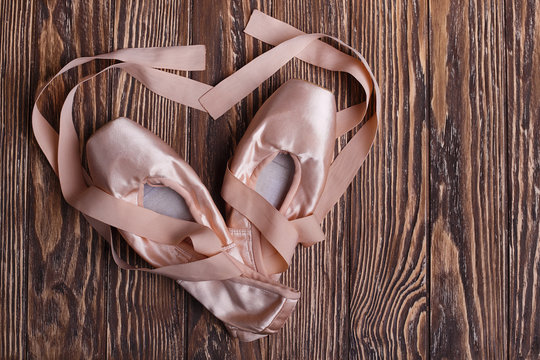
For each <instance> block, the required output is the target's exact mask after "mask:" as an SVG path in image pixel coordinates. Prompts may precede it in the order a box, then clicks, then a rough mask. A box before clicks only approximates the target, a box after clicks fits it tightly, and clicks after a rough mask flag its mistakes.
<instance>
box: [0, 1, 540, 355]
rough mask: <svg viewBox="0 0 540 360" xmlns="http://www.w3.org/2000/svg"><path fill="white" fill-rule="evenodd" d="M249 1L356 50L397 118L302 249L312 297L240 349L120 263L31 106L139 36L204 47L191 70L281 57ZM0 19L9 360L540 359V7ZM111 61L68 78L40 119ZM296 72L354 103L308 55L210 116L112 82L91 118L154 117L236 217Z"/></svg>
mask: <svg viewBox="0 0 540 360" xmlns="http://www.w3.org/2000/svg"><path fill="white" fill-rule="evenodd" d="M254 9H259V10H262V11H263V12H266V13H268V14H271V15H273V16H274V17H277V18H278V19H281V20H284V21H286V22H288V23H290V24H292V25H294V26H296V27H298V28H300V29H302V30H304V31H306V32H324V33H327V34H331V35H334V36H337V37H339V38H341V39H342V40H344V41H346V42H348V43H350V44H351V45H352V46H354V47H355V48H357V49H359V50H360V51H361V52H362V53H363V54H364V55H365V57H366V59H367V60H368V62H369V63H370V64H371V66H372V68H373V71H374V73H375V76H376V78H377V79H378V81H379V84H380V86H381V89H382V93H383V119H382V123H381V125H380V129H379V133H378V136H377V138H376V142H375V145H374V147H373V150H372V152H371V154H370V155H369V157H368V159H367V160H366V162H365V164H364V166H363V167H362V169H361V170H360V172H359V174H358V176H357V177H356V179H355V180H354V182H353V184H352V186H351V187H350V189H349V191H348V192H347V194H346V195H345V196H344V198H343V199H342V200H341V202H340V203H339V205H338V206H336V207H335V209H334V210H333V211H332V212H331V214H330V215H329V216H328V218H327V219H326V221H325V229H326V233H327V234H328V236H327V240H326V242H324V243H322V244H318V245H316V246H314V247H312V248H310V249H307V250H305V249H298V250H299V251H298V252H297V255H296V257H295V259H294V262H293V265H292V267H291V268H290V270H289V271H288V272H287V273H286V274H285V276H284V279H283V281H284V283H286V284H287V285H290V286H293V287H295V288H297V289H300V290H301V291H302V293H303V296H302V299H301V301H300V303H299V305H298V308H297V311H296V313H295V314H294V316H293V317H292V318H291V319H290V321H289V322H288V323H287V325H286V326H285V327H284V329H283V330H282V331H281V332H280V333H279V334H277V335H275V336H270V337H268V338H265V339H264V340H261V341H257V342H254V343H247V344H243V343H239V342H238V341H237V340H235V339H232V338H231V337H230V336H229V335H228V333H227V332H226V330H225V328H224V327H223V326H222V325H221V323H220V322H219V321H217V320H216V319H215V318H213V317H212V316H211V315H210V313H209V312H208V311H206V310H205V309H204V308H203V307H202V306H201V305H200V304H199V303H198V302H197V301H195V300H194V299H193V298H192V297H191V296H190V295H188V294H186V293H185V292H184V291H183V289H182V288H180V287H179V286H177V285H175V283H174V282H173V281H172V280H169V279H166V278H160V277H157V276H154V275H149V274H144V273H132V272H126V271H122V270H119V269H118V268H117V267H116V265H115V264H114V262H113V261H112V257H111V255H110V251H109V246H108V245H107V244H106V243H105V242H104V241H103V240H102V239H101V238H99V236H98V235H97V234H96V233H95V232H94V231H92V230H91V229H90V227H89V225H88V224H87V223H86V221H85V220H84V218H82V217H81V216H80V215H79V214H78V213H77V212H76V211H74V210H73V209H72V208H70V207H69V206H68V205H67V204H66V203H65V202H64V201H63V200H62V199H61V194H60V188H59V184H58V181H57V179H56V177H55V176H54V173H53V171H52V170H51V168H50V167H49V165H48V164H47V163H46V160H45V157H44V156H43V154H42V153H41V152H40V150H39V148H38V147H37V145H36V142H35V140H34V139H33V134H32V132H31V127H30V114H31V108H32V106H33V100H34V97H35V95H36V91H37V90H38V89H39V88H40V87H41V86H43V85H44V83H45V82H46V81H47V79H49V78H50V77H51V76H52V75H53V74H54V73H56V72H57V71H58V70H59V69H60V68H61V66H62V65H64V64H66V63H67V62H68V61H69V60H71V59H73V58H75V57H79V56H86V55H94V54H98V53H103V52H108V51H111V50H114V49H119V48H124V47H135V46H139V47H142V46H166V45H186V44H204V45H206V47H207V55H208V61H207V71H204V72H197V73H195V72H194V73H190V74H189V76H191V77H192V78H194V79H197V80H201V81H205V82H208V83H210V84H215V83H217V82H218V81H219V80H221V79H223V78H224V77H226V76H227V75H229V74H231V73H232V72H233V71H234V70H235V69H238V68H239V67H240V66H242V65H243V64H245V63H246V62H247V61H249V60H250V59H252V58H253V57H254V56H256V55H258V54H260V53H261V52H263V51H264V50H266V49H268V47H267V46H262V45H261V44H260V43H259V42H257V41H255V40H253V39H251V38H249V37H247V36H246V35H244V33H243V28H244V26H245V24H246V23H247V20H248V18H249V15H250V13H251V12H252V10H254ZM0 20H1V23H0V26H1V30H0V42H1V60H0V68H1V80H0V81H1V87H0V91H1V93H0V106H1V108H0V119H1V123H0V125H1V128H0V135H1V136H0V234H1V242H0V255H1V263H0V334H1V336H0V358H2V359H4V358H26V357H27V358H73V359H75V358H85V359H87V358H96V359H103V358H111V359H120V358H155V359H165V358H185V359H206V358H216V359H252V358H253V359H347V358H348V359H357V358H360V359H364V358H369V359H375V358H377V359H382V358H384V359H397V358H405V357H407V358H433V359H441V358H448V359H466V358H474V359H506V358H510V359H518V358H527V359H537V358H539V357H540V246H539V242H538V240H539V237H540V225H539V219H540V100H539V99H540V72H539V70H538V69H540V1H539V0H528V1H525V0H522V1H511V0H505V1H496V0H486V1H480V0H470V1H465V0H455V1H448V0H444V1H432V2H430V1H428V0H398V1H397V2H395V1H390V0H365V1H360V0H354V1H345V0H342V1H334V0H318V1H313V2H310V1H284V0H283V1H267V0H259V1H247V0H231V1H229V2H226V1H212V0H197V1H195V0H192V1H185V0H155V1H151V0H144V1H136V0H125V1H119V0H116V1H110V2H108V1H105V0H100V1H98V0H96V1H86V0H50V1H49V0H28V1H26V0H5V1H2V2H0ZM105 64H106V63H102V62H98V63H96V64H93V65H91V66H88V67H86V68H83V69H82V70H80V71H73V72H71V73H69V75H68V76H66V77H65V78H64V79H62V80H61V81H58V82H57V83H56V84H57V86H55V87H54V90H53V91H52V92H51V95H50V96H49V97H48V100H49V101H48V103H50V105H48V106H47V105H46V103H45V102H44V103H43V106H44V108H45V109H47V111H46V112H47V114H50V115H58V113H59V109H60V106H61V103H62V99H63V97H64V96H65V95H66V94H67V91H68V89H69V88H70V87H71V86H73V85H74V84H75V83H76V81H77V79H80V78H81V77H83V76H84V75H86V74H88V73H90V72H92V71H95V70H96V69H99V68H102V67H103V66H104V65H105ZM292 77H301V78H304V79H308V80H310V81H313V82H316V83H318V84H321V85H323V86H326V87H328V88H330V89H333V90H334V91H335V92H336V94H338V100H339V102H340V103H341V104H342V105H346V104H348V103H349V102H350V101H351V100H352V99H354V98H355V97H356V96H355V95H357V94H358V93H359V89H358V87H357V86H355V85H354V84H353V83H352V81H351V79H350V78H348V77H346V76H344V75H339V74H332V73H328V72H323V71H320V70H319V69H316V68H314V67H310V66H306V65H305V64H303V63H301V62H299V61H293V62H292V63H291V64H289V65H288V66H287V67H285V68H284V69H283V70H282V71H281V72H280V73H278V74H277V75H276V76H274V77H273V78H272V79H271V80H270V81H268V82H267V83H265V84H264V85H263V86H262V87H261V88H260V89H259V90H258V91H255V92H254V94H253V95H252V96H250V97H248V98H247V99H246V100H244V101H243V102H241V103H240V104H239V105H238V106H236V107H235V108H234V109H233V110H232V111H229V112H228V113H227V114H226V115H225V116H223V117H222V118H221V119H220V120H219V121H211V120H209V119H208V117H207V115H206V114H204V113H202V112H199V111H197V110H187V109H186V108H185V107H180V106H178V105H176V104H173V103H171V102H169V101H166V100H163V99H161V98H158V97H157V96H155V95H153V94H151V93H150V92H149V91H147V90H145V89H143V88H142V87H141V86H140V85H139V84H138V83H137V82H135V81H132V80H131V79H130V78H128V77H126V76H125V75H122V74H120V73H111V75H110V76H108V77H107V76H102V77H100V78H99V79H98V80H97V81H95V82H93V83H92V86H86V87H85V88H84V90H83V91H82V92H81V95H80V96H79V97H78V101H77V111H76V118H77V123H78V124H80V131H81V134H82V135H83V136H84V137H85V138H88V136H89V135H90V134H92V132H93V131H94V130H95V129H96V128H97V127H99V126H101V125H102V124H104V123H105V122H106V121H107V120H108V119H112V118H115V117H118V116H128V117H130V118H132V119H134V120H136V121H138V122H139V123H141V124H143V125H145V126H147V127H148V128H150V129H151V130H153V131H154V132H155V133H157V134H158V135H159V136H161V137H162V138H163V139H164V140H165V141H167V142H168V143H169V144H171V145H172V146H173V147H174V148H175V149H176V150H177V151H178V152H179V153H180V154H181V155H182V156H183V157H184V158H185V159H186V160H188V162H189V163H190V164H191V165H192V166H193V167H194V168H195V170H196V171H197V172H198V173H199V174H200V176H201V178H202V180H203V182H204V183H205V184H206V185H207V186H208V187H209V189H210V190H211V192H212V194H213V195H214V197H215V199H216V200H217V202H218V204H219V206H220V207H221V209H223V201H222V200H221V199H220V197H219V192H220V185H221V179H222V177H223V174H224V170H225V163H226V161H227V159H228V158H229V157H230V156H231V154H232V153H233V150H234V148H235V144H236V143H237V142H238V140H239V139H240V137H241V136H242V134H243V132H244V130H245V129H246V126H247V124H248V123H249V120H250V119H251V117H252V116H253V114H254V112H255V111H256V110H257V108H258V107H259V106H260V105H261V103H262V101H264V100H265V99H266V98H267V97H268V96H269V95H270V94H271V93H272V91H274V90H275V89H277V87H278V86H279V84H281V83H283V82H284V81H285V80H286V79H288V78H292ZM83 119H84V121H82V120H83ZM343 144H344V141H342V143H341V145H343ZM117 242H118V243H117V246H118V247H119V248H121V249H122V254H123V255H124V256H125V257H126V258H128V259H129V261H130V262H132V263H134V264H143V262H142V261H141V260H140V259H138V258H137V257H136V256H135V255H134V253H133V252H132V251H130V250H129V249H127V247H126V245H125V244H123V243H122V242H121V241H120V240H119V239H117ZM143 305H144V306H143Z"/></svg>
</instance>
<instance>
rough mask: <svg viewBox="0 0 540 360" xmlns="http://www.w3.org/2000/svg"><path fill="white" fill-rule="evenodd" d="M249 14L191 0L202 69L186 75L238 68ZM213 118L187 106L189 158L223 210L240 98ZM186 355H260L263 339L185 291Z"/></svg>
mask: <svg viewBox="0 0 540 360" xmlns="http://www.w3.org/2000/svg"><path fill="white" fill-rule="evenodd" d="M249 14H250V7H249V6H247V2H246V1H241V0H233V1H231V2H215V1H193V2H192V12H191V27H190V42H191V44H203V45H205V46H206V56H207V59H206V71H204V72H194V73H192V74H191V77H192V78H193V79H195V80H198V81H202V82H206V83H208V84H211V85H214V84H217V83H218V82H219V81H220V80H222V79H223V78H225V77H226V76H228V75H230V74H231V73H232V72H233V71H234V70H236V69H238V68H240V67H241V66H242V65H243V64H244V63H245V61H246V55H245V49H244V35H243V30H244V24H245V23H246V21H247V19H248V17H249ZM241 104H242V105H237V106H236V107H235V108H234V109H232V110H231V111H229V112H228V113H227V114H225V115H224V116H222V117H221V118H219V119H218V120H216V121H214V120H212V119H211V118H209V117H208V115H207V114H205V113H203V112H200V111H198V110H190V123H189V126H190V141H189V149H190V150H189V155H188V158H189V162H190V164H191V166H192V167H193V168H194V169H195V171H196V172H197V174H198V175H199V176H200V178H201V180H202V181H203V183H204V184H205V185H206V186H207V187H208V190H209V191H210V193H211V194H212V196H213V198H214V200H215V201H216V203H217V204H218V206H219V207H220V208H221V210H224V204H223V201H222V200H221V197H220V191H221V182H222V179H223V174H224V173H225V164H226V162H227V160H228V159H229V157H230V156H231V155H232V152H231V150H232V148H233V141H234V139H235V138H236V137H237V136H238V134H239V133H242V132H243V131H244V129H245V127H246V124H247V119H246V116H245V114H246V109H245V105H244V104H245V101H244V102H242V103H241ZM186 312H187V313H186V316H187V341H188V347H187V357H188V358H189V359H212V358H216V357H219V358H222V359H235V358H256V359H261V357H262V358H264V356H265V353H266V350H265V345H264V344H265V341H266V340H263V341H262V342H260V343H259V342H255V343H240V342H239V341H238V340H236V339H233V338H232V337H230V336H229V334H228V332H227V330H226V329H225V327H224V326H223V324H222V323H221V322H220V321H219V320H217V319H216V318H215V317H214V316H213V315H212V314H210V312H208V311H207V310H206V309H204V307H203V306H202V305H201V304H200V303H199V302H197V301H196V300H194V299H193V298H192V297H191V296H188V301H187V308H186Z"/></svg>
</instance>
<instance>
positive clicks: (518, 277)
mask: <svg viewBox="0 0 540 360" xmlns="http://www.w3.org/2000/svg"><path fill="white" fill-rule="evenodd" d="M505 24H506V46H507V53H506V54H507V55H506V59H507V79H508V80H507V98H508V102H507V107H508V109H507V113H508V161H509V164H508V170H509V175H508V179H509V187H510V189H509V193H510V195H509V196H510V200H509V202H510V205H509V207H508V209H509V218H510V219H509V224H510V258H509V259H510V261H509V266H510V275H509V277H510V288H509V304H510V311H509V315H508V316H509V322H508V323H509V349H508V351H509V356H510V358H511V359H538V358H540V282H539V278H540V246H539V243H538V241H539V239H540V138H539V136H538V134H540V100H539V98H540V73H539V71H538V69H540V51H539V46H540V2H538V1H522V2H515V3H514V2H512V1H507V2H506V21H505Z"/></svg>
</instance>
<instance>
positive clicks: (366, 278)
mask: <svg viewBox="0 0 540 360" xmlns="http://www.w3.org/2000/svg"><path fill="white" fill-rule="evenodd" d="M427 6H428V2H427V1H424V0H404V1H399V2H397V3H394V2H392V1H369V2H366V3H363V4H360V3H358V4H355V3H353V5H352V11H351V15H350V18H351V21H352V24H351V37H352V40H351V41H352V44H353V46H354V47H356V48H357V49H359V50H360V52H361V53H363V54H364V55H365V57H366V59H367V61H368V63H369V64H371V66H372V69H373V71H374V75H375V77H376V78H377V80H378V82H379V86H380V88H381V91H382V105H383V106H382V108H383V113H382V119H381V121H380V127H379V132H378V135H377V138H376V140H375V144H374V147H373V149H372V150H371V154H370V155H369V157H368V158H367V160H366V163H365V164H364V166H363V167H362V169H361V171H360V174H359V176H358V177H357V179H356V182H355V183H354V185H353V189H352V194H353V196H352V203H351V216H350V220H349V219H346V220H345V221H348V222H349V223H348V224H347V225H346V226H347V228H346V231H347V232H346V234H347V236H348V237H349V241H350V244H351V245H350V246H351V251H350V255H349V259H350V268H351V280H350V291H351V295H350V296H351V299H350V306H351V310H350V311H351V320H350V326H351V344H350V358H351V359H356V358H362V359H364V358H381V359H397V358H427V357H428V346H429V344H428V336H429V335H428V334H429V333H428V302H427V281H426V268H427V252H428V249H427V225H428V211H427V200H428V183H429V178H428V176H429V174H428V171H429V170H428V158H427V153H426V149H427V147H428V120H427V114H426V106H427V104H428V102H427V93H428V86H429V80H428V79H429V73H428V55H427V46H428V38H427V30H428V29H427V26H428V23H427Z"/></svg>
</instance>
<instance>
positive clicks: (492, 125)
mask: <svg viewBox="0 0 540 360" xmlns="http://www.w3.org/2000/svg"><path fill="white" fill-rule="evenodd" d="M429 16H430V24H431V27H430V59H431V61H430V65H429V66H430V73H431V88H432V92H431V108H430V143H429V144H430V149H429V151H430V211H431V216H430V225H431V293H430V297H431V298H430V299H431V355H432V356H433V357H434V358H437V359H440V358H449V359H464V358H474V359H491V358H506V356H507V335H508V333H507V320H508V319H507V291H508V287H507V271H508V267H507V261H506V257H507V246H508V237H507V225H508V222H507V208H506V207H507V185H506V176H507V174H506V170H507V168H506V166H507V162H506V121H505V102H504V89H505V60H504V43H503V39H504V37H503V35H504V34H503V9H502V6H501V2H499V1H457V2H452V3H450V2H442V3H440V4H439V3H438V4H437V5H436V6H435V5H432V6H430V14H429Z"/></svg>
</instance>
